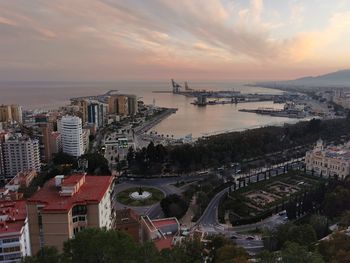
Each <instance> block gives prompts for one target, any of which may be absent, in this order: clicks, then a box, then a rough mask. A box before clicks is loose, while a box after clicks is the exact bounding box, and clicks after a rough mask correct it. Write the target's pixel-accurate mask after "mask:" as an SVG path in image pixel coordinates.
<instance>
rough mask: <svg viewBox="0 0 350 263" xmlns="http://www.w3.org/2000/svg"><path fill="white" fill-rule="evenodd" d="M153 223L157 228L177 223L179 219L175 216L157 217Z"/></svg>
mask: <svg viewBox="0 0 350 263" xmlns="http://www.w3.org/2000/svg"><path fill="white" fill-rule="evenodd" d="M152 223H153V225H154V226H155V227H156V228H159V227H162V226H167V225H177V221H176V219H175V218H165V219H155V220H152Z"/></svg>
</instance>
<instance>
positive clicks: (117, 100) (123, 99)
mask: <svg viewBox="0 0 350 263" xmlns="http://www.w3.org/2000/svg"><path fill="white" fill-rule="evenodd" d="M108 109H109V113H110V114H117V115H120V116H127V115H128V114H129V110H128V97H127V96H126V95H112V96H110V97H109V98H108Z"/></svg>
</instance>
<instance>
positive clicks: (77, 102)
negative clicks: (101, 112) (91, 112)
mask: <svg viewBox="0 0 350 263" xmlns="http://www.w3.org/2000/svg"><path fill="white" fill-rule="evenodd" d="M71 105H74V106H78V107H79V112H80V113H81V115H80V117H81V119H82V122H83V123H86V122H87V121H88V105H89V102H88V100H86V99H79V98H78V99H72V100H71Z"/></svg>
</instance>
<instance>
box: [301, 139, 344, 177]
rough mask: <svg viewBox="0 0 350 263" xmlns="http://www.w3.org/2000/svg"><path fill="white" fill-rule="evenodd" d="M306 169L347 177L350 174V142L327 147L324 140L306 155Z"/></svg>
mask: <svg viewBox="0 0 350 263" xmlns="http://www.w3.org/2000/svg"><path fill="white" fill-rule="evenodd" d="M305 163H306V169H307V170H309V171H312V172H313V173H314V174H317V175H322V176H324V177H333V176H338V177H339V178H340V179H345V178H346V177H347V176H349V175H350V142H348V143H346V144H344V145H339V146H328V147H326V146H325V145H324V143H323V141H322V140H318V141H317V143H316V146H315V147H314V149H312V150H311V151H308V152H306V155H305Z"/></svg>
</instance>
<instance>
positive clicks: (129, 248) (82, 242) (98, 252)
mask: <svg viewBox="0 0 350 263" xmlns="http://www.w3.org/2000/svg"><path fill="white" fill-rule="evenodd" d="M153 249H154V248H153ZM138 250H139V248H138V246H137V245H136V244H135V243H134V241H133V240H132V239H131V237H130V236H129V235H127V234H125V233H123V232H118V231H107V230H105V229H96V228H88V229H86V230H84V231H82V232H80V233H78V234H77V235H76V236H75V238H74V239H70V240H68V241H67V242H65V243H64V253H63V255H64V257H65V258H67V259H68V260H70V261H71V262H75V263H97V262H106V263H107V262H132V260H136V259H137V257H138V255H137V254H138Z"/></svg>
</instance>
